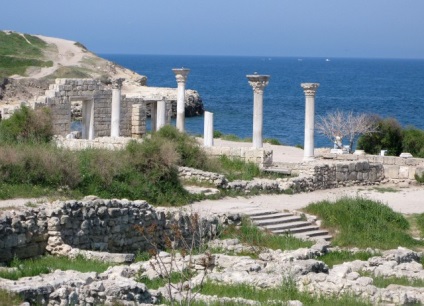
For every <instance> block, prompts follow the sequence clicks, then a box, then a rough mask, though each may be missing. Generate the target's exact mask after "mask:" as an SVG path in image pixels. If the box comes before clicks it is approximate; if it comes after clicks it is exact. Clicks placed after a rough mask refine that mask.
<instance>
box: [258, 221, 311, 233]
mask: <svg viewBox="0 0 424 306" xmlns="http://www.w3.org/2000/svg"><path fill="white" fill-rule="evenodd" d="M308 225H311V223H310V222H308V221H295V222H289V223H281V224H272V225H266V226H262V227H263V228H265V229H267V230H269V231H271V232H274V231H276V230H289V229H294V228H298V227H303V226H308Z"/></svg>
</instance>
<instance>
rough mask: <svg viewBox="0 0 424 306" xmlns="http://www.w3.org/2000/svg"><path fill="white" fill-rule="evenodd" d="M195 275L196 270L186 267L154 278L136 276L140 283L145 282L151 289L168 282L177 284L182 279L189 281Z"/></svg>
mask: <svg viewBox="0 0 424 306" xmlns="http://www.w3.org/2000/svg"><path fill="white" fill-rule="evenodd" d="M194 276H195V272H194V271H191V270H189V269H185V270H183V271H174V272H171V274H170V276H169V277H156V278H154V279H149V278H148V277H147V276H141V275H140V276H138V277H136V279H135V280H136V281H137V282H139V283H143V284H145V285H146V286H147V288H149V289H158V288H160V287H163V286H165V285H166V284H168V282H171V283H172V284H176V283H179V282H182V281H187V280H189V279H191V278H193V277H194Z"/></svg>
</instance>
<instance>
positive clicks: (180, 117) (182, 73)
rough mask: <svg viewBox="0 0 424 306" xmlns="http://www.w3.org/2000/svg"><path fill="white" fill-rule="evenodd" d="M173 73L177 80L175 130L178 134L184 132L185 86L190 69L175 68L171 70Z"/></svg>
mask: <svg viewBox="0 0 424 306" xmlns="http://www.w3.org/2000/svg"><path fill="white" fill-rule="evenodd" d="M172 71H174V73H175V78H176V79H177V84H178V94H177V129H178V130H179V131H180V132H184V125H185V84H186V81H187V75H188V74H189V72H190V69H185V68H175V69H172Z"/></svg>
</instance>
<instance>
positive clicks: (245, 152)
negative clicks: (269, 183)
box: [203, 147, 272, 167]
mask: <svg viewBox="0 0 424 306" xmlns="http://www.w3.org/2000/svg"><path fill="white" fill-rule="evenodd" d="M203 149H204V150H205V151H206V153H207V154H208V155H210V156H215V157H219V156H222V155H226V156H228V157H236V158H240V159H242V160H244V161H245V162H253V163H255V164H257V165H259V166H260V167H268V166H270V165H271V164H272V150H266V149H255V148H251V147H236V148H233V147H204V148H203Z"/></svg>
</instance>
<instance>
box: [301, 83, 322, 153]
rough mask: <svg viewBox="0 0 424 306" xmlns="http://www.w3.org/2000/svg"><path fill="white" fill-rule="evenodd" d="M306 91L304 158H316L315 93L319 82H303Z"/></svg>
mask: <svg viewBox="0 0 424 306" xmlns="http://www.w3.org/2000/svg"><path fill="white" fill-rule="evenodd" d="M300 86H302V88H303V91H304V92H305V142H304V147H303V160H305V161H308V160H313V159H314V129H315V93H316V91H317V89H318V86H319V84H318V83H302V84H300Z"/></svg>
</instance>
